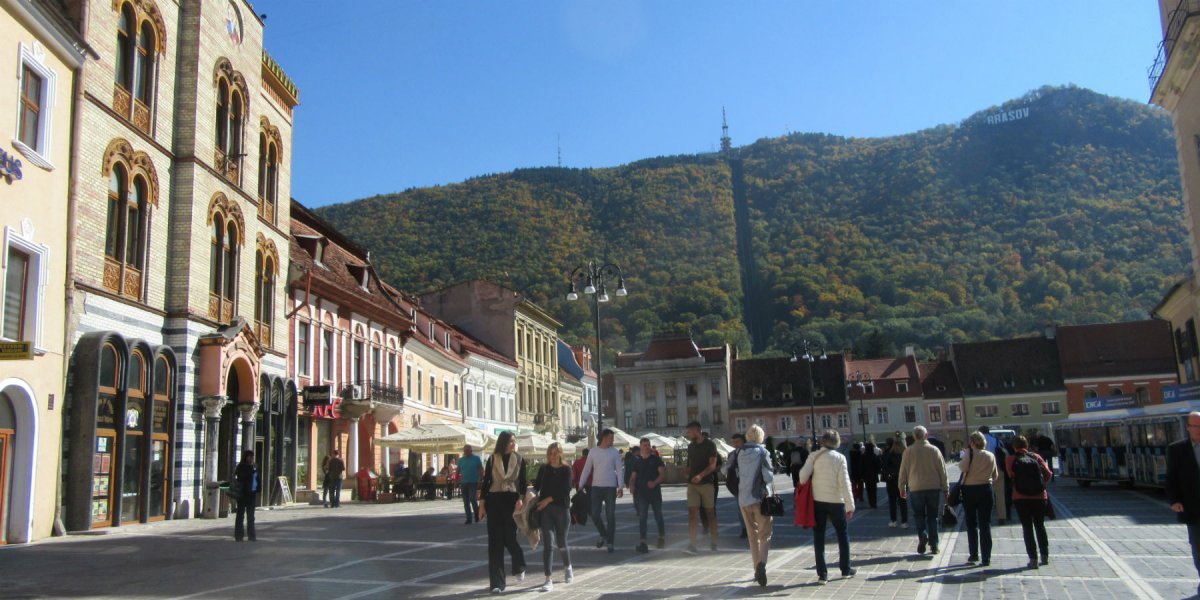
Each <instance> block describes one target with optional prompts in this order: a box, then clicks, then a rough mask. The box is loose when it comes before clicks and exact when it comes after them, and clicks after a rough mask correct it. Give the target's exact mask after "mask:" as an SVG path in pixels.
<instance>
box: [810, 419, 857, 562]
mask: <svg viewBox="0 0 1200 600" xmlns="http://www.w3.org/2000/svg"><path fill="white" fill-rule="evenodd" d="M841 443H842V441H841V436H839V435H838V432H837V430H836V429H829V430H826V431H825V433H824V434H823V435H821V449H820V450H817V451H816V452H813V453H812V456H810V457H809V458H808V462H806V463H804V468H803V469H800V478H799V479H800V483H801V484H803V483H805V482H807V481H809V480H810V479H811V480H812V494H813V517H814V518H815V519H816V526H815V527H813V552H814V553H815V554H816V557H817V583H818V584H820V585H825V583H826V582H828V581H829V570H828V569H827V568H826V566H825V522H826V521H830V522H832V523H833V529H834V531H835V532H837V539H838V567H840V568H841V570H842V577H854V574H855V573H857V572H858V570H857V569H853V568H851V567H850V538H849V536H847V535H846V521H847V520H849V519H850V517H852V516H854V494H853V492H852V491H851V489H850V472H849V471H848V470H847V467H846V457H844V456H842V455H841V453H840V452H838V451H837V447H838V446H840V445H841Z"/></svg>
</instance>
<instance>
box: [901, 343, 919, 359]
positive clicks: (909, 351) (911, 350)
mask: <svg viewBox="0 0 1200 600" xmlns="http://www.w3.org/2000/svg"><path fill="white" fill-rule="evenodd" d="M904 355H905V356H916V355H917V347H916V346H914V345H912V344H905V345H904Z"/></svg>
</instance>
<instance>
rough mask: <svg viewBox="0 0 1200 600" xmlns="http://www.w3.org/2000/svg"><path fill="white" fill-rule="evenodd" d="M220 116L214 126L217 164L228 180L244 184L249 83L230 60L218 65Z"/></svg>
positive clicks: (218, 106)
mask: <svg viewBox="0 0 1200 600" xmlns="http://www.w3.org/2000/svg"><path fill="white" fill-rule="evenodd" d="M216 87H217V90H216V91H217V115H216V121H215V122H214V123H213V129H214V132H215V133H216V141H217V147H216V150H215V157H214V163H215V165H216V168H217V170H218V171H220V173H221V174H222V175H224V176H225V178H227V179H229V180H230V181H232V182H233V183H235V184H240V183H241V180H242V176H241V172H242V157H244V156H245V154H246V153H245V151H244V150H243V148H244V147H245V146H244V145H243V138H242V136H243V131H244V129H245V125H246V114H247V107H246V103H247V101H248V98H247V97H246V82H245V79H244V78H243V77H242V75H241V74H240V73H238V72H237V71H234V70H233V65H231V64H230V62H229V60H228V59H224V58H222V59H221V60H220V61H218V62H217V73H216Z"/></svg>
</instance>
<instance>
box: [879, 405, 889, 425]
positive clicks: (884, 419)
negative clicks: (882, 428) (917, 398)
mask: <svg viewBox="0 0 1200 600" xmlns="http://www.w3.org/2000/svg"><path fill="white" fill-rule="evenodd" d="M891 413H892V411H891V410H890V408H889V407H888V406H876V407H875V423H876V424H878V425H887V424H888V423H891V422H892V414H891Z"/></svg>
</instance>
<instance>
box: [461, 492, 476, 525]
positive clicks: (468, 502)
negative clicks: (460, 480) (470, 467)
mask: <svg viewBox="0 0 1200 600" xmlns="http://www.w3.org/2000/svg"><path fill="white" fill-rule="evenodd" d="M477 491H479V484H478V483H464V484H462V497H463V510H464V511H466V513H467V522H468V523H469V522H471V521H478V520H479V500H478V499H476V498H475V492H477Z"/></svg>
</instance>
